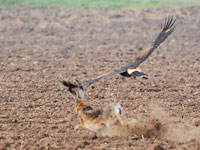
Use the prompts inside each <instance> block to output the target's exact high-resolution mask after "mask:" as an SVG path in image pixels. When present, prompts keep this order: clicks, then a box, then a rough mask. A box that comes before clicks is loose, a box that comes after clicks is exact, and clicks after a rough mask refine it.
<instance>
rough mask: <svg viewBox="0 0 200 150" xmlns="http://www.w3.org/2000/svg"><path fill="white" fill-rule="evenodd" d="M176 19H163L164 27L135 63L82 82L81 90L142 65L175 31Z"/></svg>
mask: <svg viewBox="0 0 200 150" xmlns="http://www.w3.org/2000/svg"><path fill="white" fill-rule="evenodd" d="M175 22H176V19H174V18H173V17H168V18H167V19H165V24H164V27H163V29H162V31H161V32H160V34H159V35H158V36H157V38H156V40H155V41H154V43H153V44H152V45H151V46H150V47H149V48H147V49H145V50H143V51H141V52H140V53H139V54H138V55H137V57H136V59H135V61H134V62H133V63H130V64H128V65H125V66H122V67H121V68H118V69H115V70H114V71H111V72H108V73H105V74H103V75H100V76H98V77H96V78H94V79H92V80H89V81H86V82H83V83H81V84H80V86H81V87H82V88H84V87H87V86H89V85H91V84H92V83H94V82H97V81H99V80H101V79H103V78H109V77H112V76H114V75H116V74H120V73H123V72H125V71H127V70H128V69H132V68H136V67H138V66H139V65H140V64H141V63H143V62H144V61H145V60H146V59H147V58H148V57H149V56H150V55H151V54H152V53H153V52H154V50H155V49H156V48H157V47H158V46H159V45H160V44H161V43H162V42H163V41H164V40H165V39H166V38H167V37H168V36H169V35H170V34H171V33H172V32H173V31H174V30H175V26H174V24H175Z"/></svg>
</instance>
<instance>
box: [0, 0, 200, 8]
mask: <svg viewBox="0 0 200 150" xmlns="http://www.w3.org/2000/svg"><path fill="white" fill-rule="evenodd" d="M0 5H6V6H17V5H23V6H45V5H62V6H71V7H92V8H102V7H114V8H116V7H117V8H118V7H163V6H174V5H178V6H200V2H197V1H193V2H191V1H188V2H187V1H182V0H180V1H171V0H166V1H161V0H73V1H72V0H42V1H41V0H0Z"/></svg>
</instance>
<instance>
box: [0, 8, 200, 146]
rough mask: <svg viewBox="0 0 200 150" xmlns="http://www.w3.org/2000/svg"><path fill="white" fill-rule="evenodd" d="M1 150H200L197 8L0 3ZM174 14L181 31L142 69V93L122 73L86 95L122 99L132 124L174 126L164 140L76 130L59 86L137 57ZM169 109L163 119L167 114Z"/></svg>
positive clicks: (94, 100)
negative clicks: (153, 120) (153, 118)
mask: <svg viewBox="0 0 200 150" xmlns="http://www.w3.org/2000/svg"><path fill="white" fill-rule="evenodd" d="M0 12H1V13H0V149H2V150H14V149H31V150H32V149H35V150H42V149H50V150H54V149H69V150H71V149H104V150H106V149H111V150H122V149H127V150H129V149H133V150H147V149H150V150H166V149H170V150H172V149H178V150H179V149H180V150H181V149H184V150H187V149H188V150H189V149H190V150H199V149H200V137H199V135H200V134H198V133H199V132H200V127H198V126H200V123H199V122H200V30H199V27H200V8H199V7H184V8H179V7H167V8H151V9H150V8H149V9H135V8H131V9H130V8H129V9H111V8H110V9H75V8H65V7H58V6H49V7H40V8H20V7H15V8H6V7H3V6H0ZM168 15H176V16H177V27H176V31H175V32H174V33H173V34H172V35H171V36H170V37H169V38H168V39H167V40H166V41H165V42H164V43H163V44H162V46H160V47H159V48H158V49H157V50H156V51H155V53H153V55H152V56H151V58H150V59H148V60H147V61H146V62H145V63H143V64H142V65H141V68H142V70H143V71H144V72H146V73H148V74H150V78H149V79H148V80H145V81H144V80H143V81H142V82H144V83H145V86H144V85H142V84H141V83H139V82H138V81H136V80H134V79H130V78H129V79H124V78H122V77H120V76H115V77H114V78H111V79H105V80H102V81H100V82H98V83H95V84H93V85H92V86H90V87H89V88H87V90H86V98H87V101H86V102H87V103H88V104H89V105H92V106H94V107H101V106H103V105H105V104H106V103H109V102H119V103H120V104H121V105H122V106H123V108H124V112H125V114H126V116H127V117H128V118H140V119H141V118H144V119H145V118H148V116H149V114H150V113H151V112H152V111H156V108H157V107H154V105H156V106H158V107H159V108H160V109H161V111H157V113H156V115H157V116H159V115H160V117H161V118H162V119H163V120H165V121H168V120H169V119H170V121H169V122H170V123H169V124H168V128H169V129H168V130H169V131H170V133H168V134H166V135H163V138H160V139H155V138H144V139H142V138H135V137H134V136H128V137H102V136H99V137H97V139H91V137H90V136H88V135H89V134H90V132H89V131H88V130H80V131H75V130H74V126H75V125H77V124H78V123H79V120H78V117H77V116H76V114H75V113H74V112H73V108H74V98H73V97H72V96H71V95H70V93H69V92H68V91H67V89H66V88H65V87H63V85H62V84H61V81H62V80H66V81H73V80H76V79H78V80H80V81H85V80H88V79H91V78H93V77H95V76H97V75H99V74H101V73H102V72H105V71H109V70H110V69H113V68H115V67H119V66H121V65H123V64H126V63H127V62H130V61H131V60H133V59H134V57H135V54H136V53H138V52H139V51H140V50H141V49H143V48H146V47H148V45H149V44H151V43H152V42H153V40H154V39H155V37H156V36H157V34H158V33H159V31H160V29H161V28H160V24H161V22H163V20H164V18H165V17H166V16H168ZM161 112H162V113H163V112H165V115H166V116H169V117H166V118H165V117H162V116H163V115H162V113H161Z"/></svg>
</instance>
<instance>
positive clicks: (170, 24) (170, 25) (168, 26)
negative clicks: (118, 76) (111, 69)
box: [116, 17, 176, 73]
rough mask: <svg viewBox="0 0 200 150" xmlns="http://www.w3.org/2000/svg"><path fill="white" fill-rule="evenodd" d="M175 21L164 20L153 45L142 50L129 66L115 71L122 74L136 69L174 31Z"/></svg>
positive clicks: (169, 18)
mask: <svg viewBox="0 0 200 150" xmlns="http://www.w3.org/2000/svg"><path fill="white" fill-rule="evenodd" d="M175 22H176V19H174V18H173V17H168V18H167V19H165V24H164V27H163V29H162V31H161V32H160V34H159V35H158V36H157V38H156V40H155V41H154V43H153V44H152V45H151V46H150V47H148V48H147V49H145V50H142V51H141V52H140V53H139V54H138V55H137V57H136V59H135V61H134V62H133V63H131V64H128V65H125V66H123V67H121V68H120V69H117V70H116V71H117V72H119V73H122V72H124V71H126V70H127V69H133V68H137V67H138V66H139V65H140V64H141V63H143V62H144V61H145V60H146V59H147V58H148V57H149V56H150V55H151V54H152V53H153V52H154V51H155V49H156V48H157V47H158V46H159V45H160V44H161V43H162V42H164V41H165V39H167V37H168V36H169V35H170V34H171V33H172V32H173V31H174V30H175V26H174V24H175Z"/></svg>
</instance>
